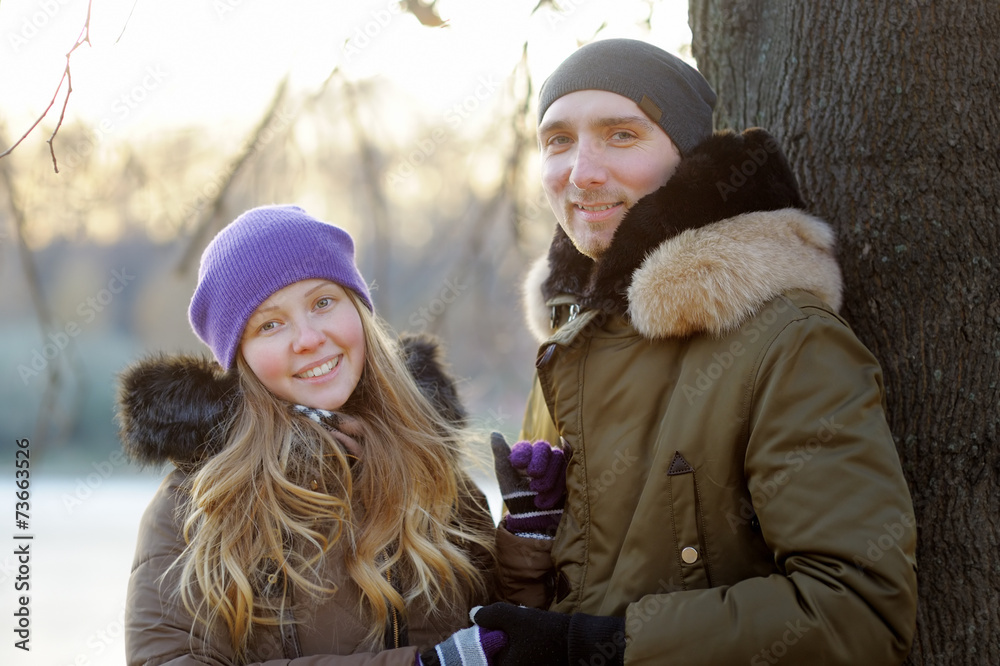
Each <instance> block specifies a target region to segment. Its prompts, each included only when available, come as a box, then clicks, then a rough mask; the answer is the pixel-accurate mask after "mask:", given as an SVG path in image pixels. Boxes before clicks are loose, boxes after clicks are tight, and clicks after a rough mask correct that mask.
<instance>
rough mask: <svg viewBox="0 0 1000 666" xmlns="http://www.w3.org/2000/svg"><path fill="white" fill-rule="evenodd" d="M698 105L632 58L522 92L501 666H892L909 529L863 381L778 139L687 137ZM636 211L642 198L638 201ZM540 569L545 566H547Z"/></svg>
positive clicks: (588, 57)
mask: <svg viewBox="0 0 1000 666" xmlns="http://www.w3.org/2000/svg"><path fill="white" fill-rule="evenodd" d="M714 102H715V94H714V92H713V91H712V89H711V88H710V87H709V85H708V84H707V83H706V81H705V80H704V78H702V76H701V75H700V74H699V73H698V72H697V71H696V70H694V69H693V68H691V67H689V66H688V65H686V64H685V63H683V62H682V61H680V60H679V59H677V58H675V57H673V56H671V55H669V54H667V53H665V52H664V51H662V50H660V49H658V48H655V47H653V46H651V45H649V44H645V43H642V42H637V41H632V40H606V41H600V42H596V43H593V44H590V45H587V46H584V47H583V48H581V49H580V50H578V51H577V52H576V53H575V54H573V55H572V56H570V58H568V59H567V60H566V61H565V62H564V63H563V64H562V65H560V67H559V68H558V69H556V71H555V72H554V73H553V74H552V75H551V77H550V78H549V79H548V80H547V81H546V82H545V84H544V85H543V87H542V89H541V93H540V104H539V127H538V138H539V145H540V149H541V151H542V162H541V165H542V183H543V187H544V190H545V193H546V195H547V197H548V200H549V203H550V205H551V207H552V210H553V212H554V213H555V215H556V217H557V219H558V222H559V224H558V227H557V229H556V232H555V237H554V239H553V241H552V244H551V247H550V248H549V252H548V254H547V256H546V257H544V258H543V259H542V260H541V261H539V262H538V263H537V264H536V266H535V268H534V269H533V271H532V272H531V275H530V277H529V280H528V284H527V287H526V303H527V309H528V310H529V313H528V314H529V319H530V322H531V327H532V330H533V331H534V333H535V334H536V335H537V337H538V339H539V341H540V347H539V352H538V357H537V361H536V366H537V369H538V370H537V378H536V382H535V386H534V389H533V391H532V394H531V396H530V399H529V405H528V409H527V413H526V415H525V419H524V424H523V430H522V438H523V439H527V440H532V441H534V440H538V439H544V440H547V441H550V442H553V443H556V442H560V445H561V447H562V448H563V449H564V451H565V453H566V457H567V458H568V465H567V469H566V484H567V495H566V501H565V511H564V513H563V515H562V517H561V521H560V522H559V524H558V530H557V531H556V533H555V537H554V539H551V540H545V539H537V538H536V539H529V538H526V537H521V536H517V535H512V534H510V533H509V532H507V531H505V530H504V529H503V528H501V530H500V536H499V537H498V538H500V539H501V540H507V541H514V542H519V543H520V544H521V546H522V548H521V553H522V555H524V556H525V557H529V558H530V557H532V556H534V557H536V561H541V562H543V563H544V564H540V565H539V566H538V567H537V571H538V576H537V578H536V579H534V580H519V581H514V582H513V585H514V586H515V587H519V596H518V597H516V598H518V599H526V598H529V597H530V594H534V595H535V596H534V597H533V599H534V603H535V605H537V606H539V607H540V608H542V609H544V610H536V609H530V608H520V607H517V606H513V605H509V604H494V605H491V606H488V607H486V608H484V609H482V610H480V611H479V612H478V613H477V614H476V615H475V621H476V623H477V624H479V625H481V626H483V627H488V628H494V629H502V630H503V631H505V632H507V634H508V636H509V640H510V643H509V646H508V647H507V648H506V650H505V651H504V652H502V653H501V655H500V659H499V660H498V662H497V663H499V664H500V665H501V666H505V665H510V664H543V663H544V664H571V665H572V666H578V665H583V664H615V663H617V664H622V663H624V664H628V665H629V666H631V665H633V664H636V665H638V664H685V665H686V666H687V665H691V664H731V663H732V664H737V663H738V664H774V663H778V661H779V660H781V661H782V662H784V663H789V664H792V663H795V664H819V663H824V664H887V663H899V662H901V661H902V660H903V658H904V657H905V656H906V654H907V652H908V650H909V647H910V643H911V641H912V637H913V633H914V628H915V616H916V599H917V596H916V561H915V555H914V553H915V546H916V527H915V521H914V514H913V508H912V503H911V499H910V495H909V492H908V489H907V486H906V483H905V481H904V479H903V475H902V471H901V467H900V464H899V459H898V456H897V453H896V449H895V447H894V444H893V440H892V435H891V433H890V432H889V428H888V426H887V424H886V418H885V413H884V388H883V384H882V374H881V369H880V367H879V364H878V362H877V361H876V360H875V358H873V357H872V355H871V353H870V352H869V351H868V350H867V349H866V348H865V347H864V346H863V345H862V344H861V343H860V342H859V341H858V340H857V338H856V337H855V336H854V334H853V333H852V332H851V329H850V328H849V327H848V325H847V323H845V322H844V321H843V320H842V319H841V318H840V317H839V316H838V315H837V309H838V307H839V305H840V302H841V288H842V283H841V275H840V270H839V268H838V266H837V263H836V260H835V255H834V238H833V232H832V230H831V229H830V227H829V226H828V225H827V224H826V223H824V222H822V221H820V220H818V219H816V218H814V217H812V216H810V215H808V214H807V213H805V212H803V211H802V210H801V209H802V208H803V206H804V204H803V202H802V200H801V197H800V195H799V192H798V186H797V184H796V181H795V178H794V176H793V175H792V173H791V171H790V169H789V167H788V165H787V162H786V161H785V158H784V156H783V155H782V153H781V150H780V148H779V145H778V142H777V141H776V140H774V139H773V138H772V137H770V136H769V135H768V134H767V133H766V132H764V131H763V130H759V129H751V130H747V131H745V132H743V133H741V134H734V133H716V134H714V135H713V133H712V129H711V118H712V107H713V105H714ZM647 195H648V196H647ZM549 558H550V559H549Z"/></svg>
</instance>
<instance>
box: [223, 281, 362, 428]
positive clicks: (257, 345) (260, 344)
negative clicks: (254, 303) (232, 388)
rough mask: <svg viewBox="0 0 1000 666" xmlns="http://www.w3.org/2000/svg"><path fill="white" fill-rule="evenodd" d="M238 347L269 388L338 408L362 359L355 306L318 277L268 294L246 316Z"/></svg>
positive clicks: (312, 403)
mask: <svg viewBox="0 0 1000 666" xmlns="http://www.w3.org/2000/svg"><path fill="white" fill-rule="evenodd" d="M240 350H241V352H242V353H243V359H244V360H245V361H246V362H247V365H248V366H250V369H251V370H252V371H253V373H254V375H256V376H257V379H259V380H260V381H261V383H262V384H263V385H264V386H265V387H266V388H267V389H268V390H269V391H271V392H272V393H273V394H275V395H276V396H278V397H279V398H281V399H282V400H286V401H288V402H290V403H293V404H297V405H305V406H307V407H313V408H317V409H328V410H336V409H339V408H340V407H342V406H343V405H344V403H345V402H347V399H348V398H350V397H351V394H352V393H354V389H355V387H357V385H358V381H359V380H360V379H361V372H362V371H363V370H364V364H365V336H364V330H363V328H362V324H361V316H360V315H359V314H358V310H357V308H356V307H355V306H354V303H353V302H352V301H351V299H350V298H349V297H348V295H347V292H346V291H345V290H344V288H343V287H341V286H340V285H338V284H337V283H335V282H330V281H329V280H321V279H309V280H301V281H299V282H295V283H293V284H290V285H288V286H287V287H285V288H283V289H279V290H278V291H276V292H274V293H273V294H271V296H270V297H269V298H268V299H267V300H266V301H264V302H263V303H261V304H260V307H258V308H257V309H256V310H254V313H253V314H252V315H251V316H250V319H249V320H248V321H247V325H246V328H244V330H243V338H242V341H241V343H240Z"/></svg>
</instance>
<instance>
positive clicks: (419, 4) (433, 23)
mask: <svg viewBox="0 0 1000 666" xmlns="http://www.w3.org/2000/svg"><path fill="white" fill-rule="evenodd" d="M400 4H401V6H402V7H403V9H404V10H406V11H408V12H410V13H411V14H413V15H414V16H415V17H417V20H418V21H420V24H421V25H426V26H427V27H429V28H442V27H446V26H447V25H448V22H447V21H445V20H444V19H442V18H441V17H440V16H439V15H438V13H437V8H436V7H435V6H434V5H436V4H437V0H431V2H425V0H403V2H402V3H400Z"/></svg>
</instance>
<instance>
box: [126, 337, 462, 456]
mask: <svg viewBox="0 0 1000 666" xmlns="http://www.w3.org/2000/svg"><path fill="white" fill-rule="evenodd" d="M399 342H400V349H401V351H402V354H403V357H404V360H405V362H406V367H407V369H408V370H409V371H410V374H411V375H412V376H413V379H414V381H415V382H416V383H417V387H418V388H419V389H420V391H421V393H423V394H424V396H425V397H426V398H427V399H428V400H430V402H431V404H432V405H434V407H435V408H436V409H437V410H438V411H439V412H440V413H441V415H442V416H443V417H444V418H445V419H447V420H448V421H449V422H451V423H453V424H454V425H456V426H461V425H464V424H465V420H466V413H465V408H464V407H463V406H462V402H461V400H460V399H459V396H458V391H457V389H456V386H455V380H454V378H453V377H452V376H451V375H450V374H449V372H448V368H447V366H446V365H445V360H444V355H443V353H442V352H441V349H440V342H439V340H437V338H434V337H433V336H430V335H419V334H418V335H411V334H407V333H403V334H401V335H400V338H399ZM238 395H239V380H238V379H237V376H236V371H235V370H230V371H228V372H227V371H225V370H223V369H222V368H221V367H220V366H219V364H218V363H216V362H215V361H213V360H211V359H208V358H204V357H199V356H191V355H176V356H167V355H163V354H158V355H153V356H149V357H147V358H143V359H140V360H139V361H137V362H136V363H134V364H132V365H131V366H129V367H128V368H126V369H125V370H124V371H123V372H122V374H121V376H120V377H119V391H118V406H117V420H118V426H119V437H120V438H121V442H122V448H123V449H124V451H125V453H126V454H127V456H128V457H129V458H130V459H131V460H132V461H133V462H135V463H136V464H138V465H141V466H146V465H160V464H163V463H166V462H173V463H175V464H177V465H179V466H190V465H195V464H197V463H199V462H200V461H201V460H203V459H205V458H207V457H209V456H212V455H215V454H216V453H218V451H219V450H220V448H221V447H222V446H223V445H225V443H226V432H225V429H226V427H227V425H228V423H229V418H230V415H231V413H232V410H233V400H235V399H237V398H238Z"/></svg>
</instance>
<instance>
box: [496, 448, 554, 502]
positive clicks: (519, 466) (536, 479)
mask: <svg viewBox="0 0 1000 666" xmlns="http://www.w3.org/2000/svg"><path fill="white" fill-rule="evenodd" d="M510 464H511V465H513V466H514V469H516V470H518V471H520V472H522V473H523V474H526V475H527V476H528V478H529V479H531V483H529V484H528V488H529V489H530V490H532V491H534V492H536V493H538V494H537V495H535V506H536V507H538V508H539V509H551V508H554V507H556V506H561V505H562V502H564V501H565V499H566V455H565V454H564V453H563V450H562V449H557V448H555V447H553V446H550V445H549V443H548V442H546V441H544V440H539V441H537V442H535V443H534V444H531V443H529V442H518V443H517V444H515V445H514V447H513V448H512V449H511V450H510Z"/></svg>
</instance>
